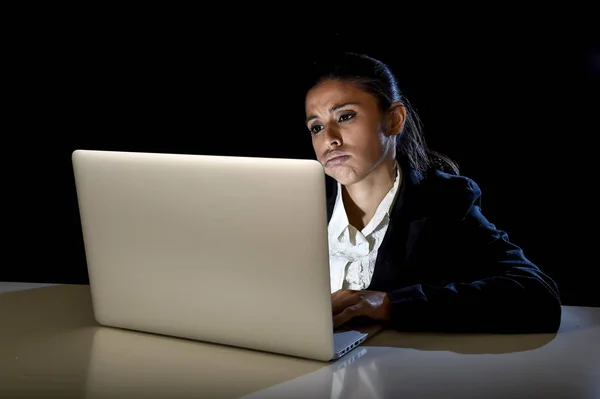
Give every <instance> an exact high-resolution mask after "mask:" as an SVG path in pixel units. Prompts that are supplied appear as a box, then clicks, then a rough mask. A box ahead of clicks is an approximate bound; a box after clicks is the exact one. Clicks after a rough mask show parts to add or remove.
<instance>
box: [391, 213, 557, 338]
mask: <svg viewBox="0 0 600 399" xmlns="http://www.w3.org/2000/svg"><path fill="white" fill-rule="evenodd" d="M453 233H455V234H456V236H455V237H454V239H453V242H455V243H460V244H459V245H460V252H462V253H463V254H464V261H465V262H468V263H469V265H468V266H467V267H468V269H470V270H474V271H476V274H477V275H478V277H477V279H476V280H473V281H466V282H465V280H462V279H461V281H460V282H455V283H449V284H445V285H443V286H442V285H440V286H435V285H427V284H415V285H412V286H409V287H406V288H402V289H398V290H393V291H390V292H387V296H388V297H389V312H390V315H389V319H390V323H391V326H392V327H394V328H396V329H399V330H405V331H448V332H461V331H462V332H492V333H553V332H556V331H557V330H558V328H559V327H560V321H561V303H560V297H559V293H558V288H557V286H556V284H555V283H554V281H552V279H551V278H550V277H548V276H547V275H545V274H544V273H543V272H542V271H540V269H539V268H538V267H537V266H535V265H534V264H533V263H532V262H530V261H529V260H528V259H527V258H526V257H525V256H524V254H523V251H522V250H521V248H519V247H518V246H516V245H514V244H513V243H511V242H510V241H509V239H508V236H507V234H506V233H505V232H503V231H500V230H498V229H496V228H495V226H494V225H493V224H492V223H490V222H489V221H488V220H487V219H486V218H485V216H484V215H483V214H482V212H481V209H480V207H479V206H478V205H477V204H473V205H472V206H471V207H470V208H469V210H468V212H467V214H466V216H465V218H464V219H463V220H462V221H461V222H459V223H458V227H457V228H456V231H455V232H453ZM432 250H434V248H432ZM459 258H460V257H457V259H459ZM461 266H463V265H456V264H454V265H453V264H448V265H447V267H448V268H451V269H462V267H461Z"/></svg>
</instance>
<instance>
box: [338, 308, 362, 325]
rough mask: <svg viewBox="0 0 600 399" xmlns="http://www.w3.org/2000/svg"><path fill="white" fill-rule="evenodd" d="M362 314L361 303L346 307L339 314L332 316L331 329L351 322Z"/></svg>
mask: <svg viewBox="0 0 600 399" xmlns="http://www.w3.org/2000/svg"><path fill="white" fill-rule="evenodd" d="M363 313H364V306H363V304H362V303H358V304H356V305H352V306H348V307H347V308H345V309H344V310H343V311H341V312H340V313H339V314H337V315H335V316H333V327H334V328H338V327H339V326H342V325H344V324H346V323H347V322H349V321H350V320H352V319H353V318H355V317H358V316H362V315H363Z"/></svg>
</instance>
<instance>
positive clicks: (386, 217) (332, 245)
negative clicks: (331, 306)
mask: <svg viewBox="0 0 600 399" xmlns="http://www.w3.org/2000/svg"><path fill="white" fill-rule="evenodd" d="M401 180H402V173H401V171H400V165H398V163H396V180H395V181H394V185H393V186H392V188H391V189H390V191H388V193H387V194H386V196H385V197H384V198H383V200H382V201H381V202H380V203H379V206H378V207H377V210H376V211H375V215H374V216H373V218H372V219H371V220H370V221H369V223H368V224H367V225H366V226H365V228H364V229H362V231H358V230H357V229H356V228H355V227H354V226H352V225H350V223H349V222H348V216H347V214H346V209H345V208H344V202H343V200H342V187H341V184H339V183H338V191H337V198H336V201H335V205H334V208H333V213H332V215H331V220H330V221H329V226H328V236H329V270H330V276H331V292H332V293H333V292H335V291H337V290H340V289H350V290H364V289H366V288H367V287H368V286H369V284H370V283H371V278H372V277H373V271H374V269H375V261H376V260H377V252H378V250H379V246H380V245H381V242H382V241H383V237H384V236H385V233H386V231H387V228H388V225H389V221H390V212H391V209H392V207H393V205H394V202H395V201H396V197H397V195H398V191H399V190H398V187H400V183H401Z"/></svg>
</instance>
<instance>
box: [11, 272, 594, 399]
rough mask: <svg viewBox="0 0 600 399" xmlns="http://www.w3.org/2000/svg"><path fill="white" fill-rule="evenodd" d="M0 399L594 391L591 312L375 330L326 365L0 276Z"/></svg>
mask: <svg viewBox="0 0 600 399" xmlns="http://www.w3.org/2000/svg"><path fill="white" fill-rule="evenodd" d="M2 291H4V292H3V293H0V320H1V322H0V398H12V397H20V398H40V397H56V398H58V397H60V398H111V399H117V398H128V399H137V398H147V399H153V398H170V399H179V398H208V399H217V398H238V397H243V396H246V395H247V398H277V399H279V398H357V399H358V398H361V399H362V398H503V399H504V398H508V399H516V398H544V399H546V398H569V399H578V398H589V399H598V398H600V308H585V307H564V316H563V324H562V327H561V331H560V332H559V334H557V335H554V334H551V335H527V336H515V335H508V336H496V335H488V336H481V335H441V334H404V333H398V332H394V331H384V332H382V333H380V334H379V335H377V336H375V337H374V338H372V339H371V340H369V341H367V343H366V345H364V346H361V347H359V348H357V349H355V350H354V351H353V352H351V353H350V354H349V355H347V356H345V357H344V358H342V359H340V360H339V361H337V362H332V363H321V362H315V361H310V360H303V359H296V358H290V357H286V356H279V355H274V354H267V353H261V352H254V351H250V350H243V349H236V348H231V347H224V346H219V345H212V344H205V343H200V342H194V341H188V340H181V339H176V338H169V337H163V336H156V335H150V334H144V333H137V332H131V331H123V330H117V329H111V328H105V327H99V326H98V325H97V324H96V322H95V321H94V318H93V313H92V307H91V299H90V291H89V287H88V286H78V285H57V286H49V287H42V288H40V285H35V284H34V285H26V284H23V285H18V284H12V283H0V292H2Z"/></svg>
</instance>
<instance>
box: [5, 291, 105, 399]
mask: <svg viewBox="0 0 600 399" xmlns="http://www.w3.org/2000/svg"><path fill="white" fill-rule="evenodd" d="M0 320H1V322H0V323H1V324H0V326H1V327H0V369H1V370H2V373H1V374H0V397H12V396H14V395H15V393H17V392H18V396H22V397H39V395H40V389H43V394H44V395H48V396H55V397H65V398H66V397H82V396H83V394H84V391H85V384H84V383H85V377H86V375H87V369H88V364H89V359H90V348H91V344H92V339H93V334H94V331H95V329H96V326H97V323H96V321H95V320H94V317H93V312H92V302H91V296H90V290H89V287H87V286H77V285H65V286H53V287H44V288H37V289H29V290H24V291H17V292H7V293H3V294H0Z"/></svg>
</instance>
